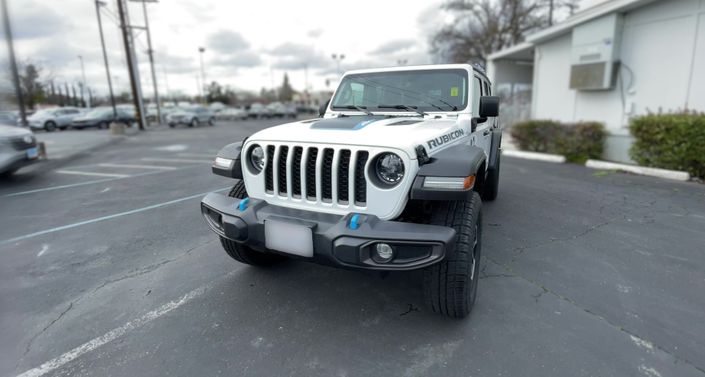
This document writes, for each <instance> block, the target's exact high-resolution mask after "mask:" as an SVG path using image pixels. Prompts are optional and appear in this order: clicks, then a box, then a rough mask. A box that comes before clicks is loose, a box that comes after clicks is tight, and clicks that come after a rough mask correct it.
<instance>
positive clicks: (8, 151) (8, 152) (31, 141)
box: [0, 125, 39, 176]
mask: <svg viewBox="0 0 705 377" xmlns="http://www.w3.org/2000/svg"><path fill="white" fill-rule="evenodd" d="M37 158H39V150H38V149H37V139H35V138H34V134H33V133H32V131H30V130H28V129H25V128H20V127H15V126H3V125H0V175H3V176H8V175H11V174H12V173H14V172H15V171H17V170H18V169H19V168H21V167H23V166H25V165H28V164H31V163H32V162H34V161H35V160H36V159H37Z"/></svg>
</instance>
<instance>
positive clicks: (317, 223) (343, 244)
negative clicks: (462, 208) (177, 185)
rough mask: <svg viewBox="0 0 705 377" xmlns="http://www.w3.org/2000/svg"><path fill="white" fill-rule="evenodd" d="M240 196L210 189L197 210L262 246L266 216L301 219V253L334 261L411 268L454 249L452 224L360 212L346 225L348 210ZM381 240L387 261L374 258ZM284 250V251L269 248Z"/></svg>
mask: <svg viewBox="0 0 705 377" xmlns="http://www.w3.org/2000/svg"><path fill="white" fill-rule="evenodd" d="M239 203H240V199H237V198H231V197H228V196H226V195H222V194H216V193H210V194H208V195H206V196H205V197H204V198H203V200H202V201H201V213H202V214H203V217H204V218H205V220H206V223H207V224H208V226H210V228H211V229H212V230H213V231H214V232H215V233H217V234H218V235H220V236H222V237H226V238H228V239H231V240H233V241H235V242H238V243H240V244H244V245H246V246H249V247H251V248H253V249H255V250H259V251H265V250H267V249H266V247H265V245H266V240H265V222H266V221H267V220H268V219H271V220H276V221H284V222H289V223H294V224H297V225H303V226H306V227H309V228H310V229H311V233H312V238H313V240H312V241H313V256H312V257H311V258H308V257H306V258H305V259H307V260H311V261H313V262H316V263H320V264H325V265H332V266H337V267H347V268H359V269H368V270H387V271H393V270H397V271H398V270H414V269H418V268H423V267H427V266H429V265H432V264H434V263H437V262H439V261H441V260H443V258H445V256H446V254H447V253H451V252H453V249H452V248H453V245H454V241H455V237H456V233H455V230H454V229H452V228H449V227H444V226H438V225H425V224H412V223H403V222H397V221H384V220H380V219H379V218H378V217H376V216H373V215H359V227H358V228H357V229H351V226H350V221H351V218H352V217H353V214H348V215H345V216H339V215H333V214H324V213H318V212H311V211H304V210H297V209H291V208H285V207H280V206H274V205H270V204H268V203H267V202H265V201H263V200H257V199H249V203H248V205H247V207H246V208H245V209H244V210H242V211H240V210H239ZM378 242H385V243H387V244H390V245H391V246H392V247H393V248H394V253H395V257H394V258H393V259H392V260H391V261H390V262H387V263H378V262H376V261H375V260H374V259H373V253H374V247H375V244H376V243H378ZM270 251H273V252H278V253H282V254H286V255H290V254H288V253H286V252H285V251H277V250H270Z"/></svg>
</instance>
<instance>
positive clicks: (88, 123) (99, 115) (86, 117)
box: [71, 107, 137, 129]
mask: <svg viewBox="0 0 705 377" xmlns="http://www.w3.org/2000/svg"><path fill="white" fill-rule="evenodd" d="M114 121H118V122H122V123H126V124H128V125H129V124H132V123H134V122H136V121H137V120H136V119H135V116H134V115H133V114H131V113H130V112H129V111H127V110H125V109H122V108H118V109H117V118H115V116H114V114H113V109H112V108H111V107H96V108H95V109H93V110H91V111H89V112H87V113H85V114H82V115H80V116H78V117H76V118H75V119H74V120H73V122H72V123H71V127H72V128H79V129H82V128H86V127H98V128H108V126H110V123H111V122H114Z"/></svg>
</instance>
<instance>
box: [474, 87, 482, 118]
mask: <svg viewBox="0 0 705 377" xmlns="http://www.w3.org/2000/svg"><path fill="white" fill-rule="evenodd" d="M481 96H482V82H481V81H480V78H479V77H475V80H473V85H472V115H473V116H477V114H478V113H479V112H480V97H481Z"/></svg>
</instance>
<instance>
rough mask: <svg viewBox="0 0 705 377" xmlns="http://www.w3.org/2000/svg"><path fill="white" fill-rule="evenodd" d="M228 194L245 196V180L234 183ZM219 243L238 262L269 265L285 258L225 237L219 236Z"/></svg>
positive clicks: (233, 196)
mask: <svg viewBox="0 0 705 377" xmlns="http://www.w3.org/2000/svg"><path fill="white" fill-rule="evenodd" d="M228 196H229V197H231V198H239V199H244V198H246V197H247V190H246V189H245V182H243V181H239V182H238V183H236V184H235V186H233V188H232V189H231V190H230V192H229V193H228ZM220 243H221V245H223V249H225V252H226V253H227V254H228V255H229V256H230V257H231V258H233V259H235V260H236V261H238V262H240V263H244V264H249V265H252V266H271V265H274V264H277V263H280V262H282V261H284V260H286V258H285V257H283V256H281V255H278V254H271V253H266V252H264V253H263V252H260V251H257V250H254V249H252V248H250V247H248V246H245V245H241V244H239V243H237V242H235V241H233V240H230V239H227V238H225V237H220Z"/></svg>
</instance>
